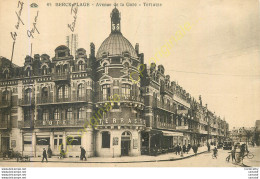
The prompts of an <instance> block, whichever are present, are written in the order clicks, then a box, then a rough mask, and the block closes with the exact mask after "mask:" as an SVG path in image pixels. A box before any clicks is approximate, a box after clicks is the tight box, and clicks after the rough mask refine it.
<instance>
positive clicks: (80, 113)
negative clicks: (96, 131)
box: [78, 107, 84, 120]
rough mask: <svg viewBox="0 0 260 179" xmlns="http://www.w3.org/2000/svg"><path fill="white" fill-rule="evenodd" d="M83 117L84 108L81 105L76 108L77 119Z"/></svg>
mask: <svg viewBox="0 0 260 179" xmlns="http://www.w3.org/2000/svg"><path fill="white" fill-rule="evenodd" d="M83 118H84V108H83V107H81V108H79V109H78V119H79V120H82V119H83Z"/></svg>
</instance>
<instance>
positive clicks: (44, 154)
mask: <svg viewBox="0 0 260 179" xmlns="http://www.w3.org/2000/svg"><path fill="white" fill-rule="evenodd" d="M44 159H46V162H48V159H47V153H46V150H45V148H43V152H42V162H43V161H44Z"/></svg>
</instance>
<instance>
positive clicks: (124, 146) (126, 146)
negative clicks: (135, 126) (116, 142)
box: [121, 132, 131, 156]
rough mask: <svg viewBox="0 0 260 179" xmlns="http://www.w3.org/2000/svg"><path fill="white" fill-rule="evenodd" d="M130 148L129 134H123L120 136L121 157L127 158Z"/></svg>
mask: <svg viewBox="0 0 260 179" xmlns="http://www.w3.org/2000/svg"><path fill="white" fill-rule="evenodd" d="M130 146H131V133H130V132H123V133H122V136H121V156H128V155H129V152H130Z"/></svg>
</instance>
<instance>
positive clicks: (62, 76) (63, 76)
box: [51, 72, 70, 81]
mask: <svg viewBox="0 0 260 179" xmlns="http://www.w3.org/2000/svg"><path fill="white" fill-rule="evenodd" d="M51 78H52V80H53V81H68V80H69V79H70V74H69V72H64V73H53V74H51Z"/></svg>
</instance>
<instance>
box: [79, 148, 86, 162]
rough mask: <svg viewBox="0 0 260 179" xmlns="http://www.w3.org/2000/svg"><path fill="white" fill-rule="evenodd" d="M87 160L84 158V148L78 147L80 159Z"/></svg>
mask: <svg viewBox="0 0 260 179" xmlns="http://www.w3.org/2000/svg"><path fill="white" fill-rule="evenodd" d="M83 159H85V160H87V158H86V150H85V149H84V148H83V147H80V160H83Z"/></svg>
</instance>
